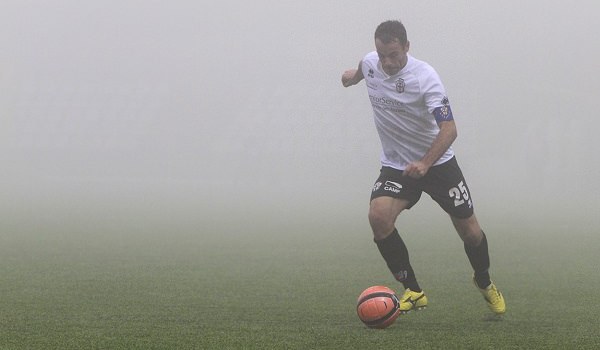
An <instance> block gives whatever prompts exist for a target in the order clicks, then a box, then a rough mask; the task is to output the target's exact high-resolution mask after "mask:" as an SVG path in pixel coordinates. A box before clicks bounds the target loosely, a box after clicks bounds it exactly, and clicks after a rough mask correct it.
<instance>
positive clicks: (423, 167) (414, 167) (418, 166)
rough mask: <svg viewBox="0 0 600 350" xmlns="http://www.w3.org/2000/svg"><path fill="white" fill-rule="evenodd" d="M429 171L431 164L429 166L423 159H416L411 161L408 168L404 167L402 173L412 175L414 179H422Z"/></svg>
mask: <svg viewBox="0 0 600 350" xmlns="http://www.w3.org/2000/svg"><path fill="white" fill-rule="evenodd" d="M427 171H429V166H427V164H425V163H423V162H422V161H416V162H412V163H410V164H409V165H408V166H407V167H406V169H404V172H403V173H402V175H404V176H410V177H412V178H413V179H420V178H422V177H423V176H425V174H427Z"/></svg>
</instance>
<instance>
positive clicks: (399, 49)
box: [375, 39, 410, 75]
mask: <svg viewBox="0 0 600 350" xmlns="http://www.w3.org/2000/svg"><path fill="white" fill-rule="evenodd" d="M409 44H410V43H409V42H406V45H402V44H400V42H399V41H398V40H393V41H391V42H389V43H387V44H384V43H383V42H382V41H381V40H379V39H375V48H376V49H377V55H379V62H381V67H382V68H383V71H384V72H386V73H387V74H388V75H394V74H396V73H398V72H399V71H400V69H402V68H404V66H406V62H407V61H408V56H407V54H408V47H409V46H410V45H409Z"/></svg>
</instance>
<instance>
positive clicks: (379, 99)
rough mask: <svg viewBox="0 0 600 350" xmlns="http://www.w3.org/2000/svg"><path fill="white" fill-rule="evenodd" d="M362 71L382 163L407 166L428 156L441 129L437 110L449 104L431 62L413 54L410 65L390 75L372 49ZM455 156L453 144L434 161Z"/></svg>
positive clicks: (397, 166)
mask: <svg viewBox="0 0 600 350" xmlns="http://www.w3.org/2000/svg"><path fill="white" fill-rule="evenodd" d="M362 73H363V76H364V77H365V82H366V85H367V89H368V92H369V99H370V100H371V105H372V106H373V114H374V119H375V126H376V127H377V132H378V133H379V138H380V139H381V145H382V148H383V151H382V154H381V164H382V165H383V166H387V167H392V168H395V169H399V170H404V169H405V168H406V166H407V165H408V164H410V163H412V162H414V161H418V160H420V159H422V158H423V157H424V156H425V153H427V151H428V150H429V148H430V146H431V144H432V143H433V140H434V139H435V138H436V136H437V135H438V133H439V131H440V129H439V127H438V125H437V122H436V120H435V117H434V115H433V112H434V109H436V108H439V107H442V108H445V107H448V108H449V103H448V98H447V97H446V91H445V89H444V86H443V85H442V82H441V80H440V78H439V76H438V74H437V73H436V71H435V70H434V69H433V68H432V67H431V66H430V65H429V64H427V63H426V62H423V61H420V60H417V59H416V58H413V57H411V56H410V55H409V56H408V62H407V64H406V66H405V67H404V68H402V69H401V70H400V71H399V72H398V73H396V74H395V75H392V76H390V75H388V74H387V73H385V72H384V71H383V69H382V67H381V64H380V62H379V57H378V55H377V52H371V53H369V54H367V55H366V56H365V58H364V59H363V60H362ZM453 156H454V151H453V150H452V147H450V148H448V150H447V151H446V153H444V154H443V155H442V156H441V157H440V159H439V160H438V161H437V162H436V163H435V164H434V165H438V164H442V163H444V162H446V161H448V160H449V159H450V158H452V157H453Z"/></svg>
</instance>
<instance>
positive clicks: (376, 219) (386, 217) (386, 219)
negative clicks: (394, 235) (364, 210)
mask: <svg viewBox="0 0 600 350" xmlns="http://www.w3.org/2000/svg"><path fill="white" fill-rule="evenodd" d="M410 206H411V202H410V201H409V200H407V199H404V198H394V197H387V196H382V197H377V198H374V199H373V200H371V203H370V205H369V223H370V224H371V228H372V229H373V234H374V235H375V239H383V238H385V237H386V236H387V235H388V234H390V233H391V232H392V231H394V227H395V226H394V225H395V223H396V219H397V218H398V215H400V213H401V212H402V211H403V210H405V209H408V208H409V207H410Z"/></svg>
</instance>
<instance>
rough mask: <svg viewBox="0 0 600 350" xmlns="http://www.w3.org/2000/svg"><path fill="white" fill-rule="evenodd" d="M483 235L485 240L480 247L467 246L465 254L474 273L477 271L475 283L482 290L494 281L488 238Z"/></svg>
mask: <svg viewBox="0 0 600 350" xmlns="http://www.w3.org/2000/svg"><path fill="white" fill-rule="evenodd" d="M481 234H482V235H483V239H482V240H481V242H480V243H479V245H478V246H476V247H473V246H470V245H467V244H466V243H465V244H464V245H465V252H466V253H467V257H468V258H469V262H470V263H471V266H472V267H473V271H475V283H477V286H478V287H479V288H481V289H484V288H486V287H487V286H489V285H490V284H491V283H492V281H491V280H490V273H489V271H488V270H489V268H490V255H489V253H488V243H487V238H486V237H485V233H483V231H481Z"/></svg>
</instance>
